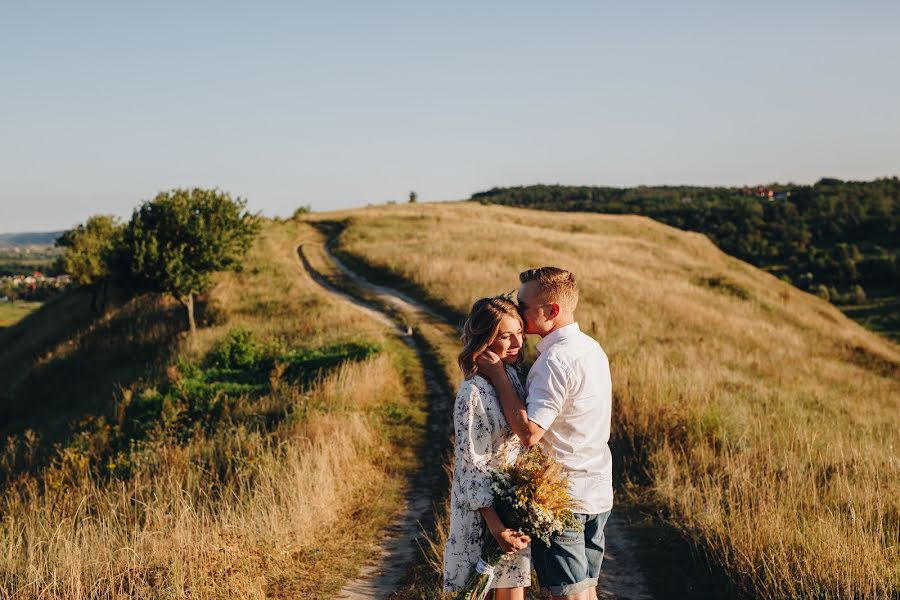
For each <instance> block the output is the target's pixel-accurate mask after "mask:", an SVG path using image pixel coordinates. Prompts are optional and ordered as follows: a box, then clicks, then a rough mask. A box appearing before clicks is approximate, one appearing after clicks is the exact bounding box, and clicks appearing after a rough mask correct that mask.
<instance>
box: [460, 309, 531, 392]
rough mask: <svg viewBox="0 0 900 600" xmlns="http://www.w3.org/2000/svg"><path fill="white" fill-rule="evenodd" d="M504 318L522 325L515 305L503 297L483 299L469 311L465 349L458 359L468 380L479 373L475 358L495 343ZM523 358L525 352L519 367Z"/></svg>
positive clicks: (463, 339)
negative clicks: (510, 318)
mask: <svg viewBox="0 0 900 600" xmlns="http://www.w3.org/2000/svg"><path fill="white" fill-rule="evenodd" d="M503 317H513V318H514V319H515V320H516V321H518V322H519V324H520V325H522V317H520V316H519V312H518V311H517V310H516V305H515V303H513V301H512V300H510V299H508V298H504V297H502V296H498V297H495V298H482V299H481V300H478V301H476V302H475V304H473V305H472V310H470V311H469V316H468V318H466V324H465V325H463V334H462V343H463V349H462V352H460V353H459V356H458V357H457V359H456V361H457V362H458V363H459V368H460V370H461V371H462V372H463V375H464V376H465V378H466V379H469V378H470V377H472V376H473V375H475V373H476V372H477V371H478V365H477V364H476V363H475V357H476V356H477V355H478V354H481V353H482V352H484V350H485V348H487V347H488V345H489V344H490V343H491V342H492V341H494V338H495V337H496V336H497V331H499V329H500V321H501V320H502V319H503ZM523 357H524V352H522V351H519V355H518V357H517V358H516V366H517V367H518V366H519V364H520V363H521V361H522V359H523Z"/></svg>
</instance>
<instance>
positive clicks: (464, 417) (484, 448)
mask: <svg viewBox="0 0 900 600" xmlns="http://www.w3.org/2000/svg"><path fill="white" fill-rule="evenodd" d="M484 394H485V390H483V389H479V386H478V385H477V384H476V382H474V381H473V380H471V379H468V380H466V381H463V383H462V386H461V387H460V389H459V393H458V394H457V396H456V403H455V406H454V409H453V425H454V429H455V432H456V444H455V451H456V483H457V484H458V486H459V490H460V491H461V492H462V496H463V498H465V499H466V501H467V502H468V503H469V506H470V507H471V509H472V510H478V509H479V508H483V507H485V506H491V505H493V504H494V494H493V492H492V491H491V468H490V466H489V463H488V461H489V459H490V457H491V453H492V452H493V446H492V444H491V424H490V421H489V420H488V417H487V413H486V412H485V410H484V402H483V396H484Z"/></svg>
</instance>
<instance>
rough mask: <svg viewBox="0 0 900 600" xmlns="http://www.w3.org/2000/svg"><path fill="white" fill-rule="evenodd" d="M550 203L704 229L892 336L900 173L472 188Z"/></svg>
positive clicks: (897, 301) (898, 321) (895, 331)
mask: <svg viewBox="0 0 900 600" xmlns="http://www.w3.org/2000/svg"><path fill="white" fill-rule="evenodd" d="M472 199H473V200H477V201H479V202H483V203H490V204H502V205H507V206H519V207H523V208H537V209H542V210H550V211H586V212H598V213H610V214H638V215H644V216H648V217H651V218H653V219H655V220H657V221H661V222H663V223H666V224H668V225H673V226H675V227H678V228H680V229H686V230H690V231H697V232H700V233H704V234H706V235H708V236H709V238H710V239H711V240H712V241H713V242H715V243H716V244H717V245H718V246H719V247H720V248H721V249H722V250H724V251H725V252H727V253H729V254H731V255H733V256H736V257H738V258H740V259H742V260H746V261H747V262H749V263H751V264H754V265H756V266H758V267H761V268H763V269H765V270H767V271H769V272H770V273H773V274H775V275H777V276H778V277H780V278H781V279H784V280H785V281H787V282H789V283H793V284H794V285H795V286H797V287H798V288H800V289H802V290H804V291H808V292H812V293H814V294H817V295H818V296H820V297H822V298H823V299H825V300H829V301H830V302H832V303H833V304H835V305H838V306H842V307H844V310H845V312H846V313H847V314H848V316H851V317H852V318H855V319H857V320H858V321H859V322H861V323H863V324H864V325H866V326H867V327H869V328H871V329H873V330H875V331H879V332H881V333H883V334H885V335H887V336H889V337H893V338H894V340H895V341H900V242H898V240H900V179H898V178H897V177H892V178H884V179H876V180H874V181H841V180H839V179H834V178H823V179H821V180H819V181H818V182H816V183H815V184H813V185H797V184H769V185H766V186H754V187H744V188H733V187H732V188H727V187H700V186H638V187H634V188H613V187H586V186H582V187H576V186H564V185H532V186H521V187H510V188H494V189H491V190H488V191H485V192H479V193H476V194H473V195H472Z"/></svg>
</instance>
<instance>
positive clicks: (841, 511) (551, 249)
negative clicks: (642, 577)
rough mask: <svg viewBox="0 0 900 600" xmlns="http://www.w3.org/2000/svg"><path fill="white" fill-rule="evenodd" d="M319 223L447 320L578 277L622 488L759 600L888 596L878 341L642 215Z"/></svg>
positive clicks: (898, 393) (890, 415)
mask: <svg viewBox="0 0 900 600" xmlns="http://www.w3.org/2000/svg"><path fill="white" fill-rule="evenodd" d="M312 218H314V219H331V220H340V219H349V220H350V221H349V226H348V228H347V229H346V230H345V231H344V233H343V234H342V236H341V238H340V243H339V250H340V251H341V252H343V253H345V254H346V255H348V256H351V257H355V259H356V260H358V261H361V262H362V263H365V264H366V265H367V266H368V267H369V268H371V269H373V270H376V271H379V272H381V273H383V274H387V276H388V278H389V279H390V278H391V277H392V278H394V280H395V281H406V282H407V285H408V287H409V289H412V290H413V291H414V292H416V293H418V294H419V295H420V297H424V298H427V299H430V300H431V301H433V302H436V303H438V304H440V305H443V306H446V307H448V308H449V309H450V310H452V311H453V312H454V313H455V314H456V315H457V318H458V317H459V316H460V315H464V314H465V312H466V311H467V310H468V308H469V306H470V305H471V303H472V302H473V301H474V300H475V299H477V298H479V297H481V296H487V295H495V294H498V293H501V292H506V291H508V290H510V289H512V288H515V287H517V285H518V280H517V275H518V273H519V272H520V271H521V270H523V269H525V268H529V267H535V266H540V265H547V264H550V265H556V266H562V267H565V268H568V269H570V270H572V271H574V272H575V273H576V274H577V276H578V279H579V284H580V288H581V301H580V304H579V308H578V312H577V317H578V320H579V323H580V324H581V326H582V328H583V329H584V330H586V331H587V332H588V333H589V334H591V335H593V336H594V337H596V338H597V339H598V340H599V341H600V342H601V344H602V345H603V346H604V348H605V349H606V351H607V353H608V354H609V356H610V360H611V366H612V373H613V389H614V424H613V427H614V431H613V438H614V439H613V444H614V447H615V451H616V452H617V453H618V457H617V459H618V460H619V462H620V464H624V465H625V468H626V474H627V476H628V477H629V479H630V480H631V483H632V484H636V485H633V486H631V489H636V490H637V492H636V493H639V494H642V495H644V498H643V499H644V500H646V499H651V500H652V502H653V503H654V504H655V505H656V506H658V507H659V508H660V509H661V512H662V514H663V515H664V517H665V518H666V519H667V520H668V521H669V522H670V523H671V524H672V525H674V526H675V527H677V528H679V529H680V530H682V531H683V532H684V533H685V534H686V535H688V536H690V537H691V538H692V539H694V540H696V541H697V543H698V544H699V546H700V547H701V548H704V549H705V550H706V551H707V552H708V553H709V555H710V556H711V558H712V560H714V561H715V562H717V563H719V564H721V565H722V566H724V567H725V569H726V570H727V572H728V574H729V576H730V577H731V578H732V580H733V581H734V582H735V584H736V585H737V586H738V587H739V588H742V589H744V590H746V591H748V592H750V593H752V594H754V595H756V596H758V597H761V598H793V597H815V598H847V597H857V598H881V599H889V598H896V597H898V595H900V460H898V458H897V457H898V450H900V379H898V366H900V351H898V348H897V346H895V345H893V344H892V343H891V342H889V341H887V340H886V339H883V338H880V337H878V336H876V335H874V334H872V333H870V332H868V331H866V330H864V329H863V328H862V327H860V326H859V325H857V324H855V323H853V322H852V321H850V320H848V319H847V318H845V317H844V316H843V315H842V314H841V313H840V312H839V311H838V310H837V309H836V308H834V307H832V306H830V305H829V304H827V303H826V302H823V301H821V300H819V299H818V298H815V297H813V296H811V295H809V294H805V293H802V292H800V291H798V290H796V289H795V288H793V287H790V286H788V285H786V284H784V283H783V282H780V281H778V280H777V279H775V278H774V277H772V276H770V275H768V274H766V273H763V272H762V271H759V270H757V269H755V268H753V267H751V266H749V265H747V264H745V263H742V262H740V261H738V260H736V259H733V258H731V257H729V256H727V255H725V254H723V253H722V252H720V251H719V250H718V249H717V248H715V247H714V245H713V244H712V243H710V242H709V241H708V240H707V239H706V238H705V237H704V236H702V235H699V234H692V233H685V232H681V231H679V230H676V229H673V228H671V227H667V226H664V225H661V224H659V223H656V222H654V221H652V220H650V219H647V218H643V217H635V216H608V215H596V214H573V213H546V212H532V211H528V210H521V209H510V208H501V207H490V206H481V205H478V204H474V203H454V204H435V205H416V206H410V205H399V206H388V207H370V208H367V209H363V210H357V211H345V212H340V213H330V214H325V215H314V216H313V217H312ZM623 477H624V475H623V474H622V473H618V474H617V478H618V479H619V481H620V482H622V478H623ZM626 487H627V486H626Z"/></svg>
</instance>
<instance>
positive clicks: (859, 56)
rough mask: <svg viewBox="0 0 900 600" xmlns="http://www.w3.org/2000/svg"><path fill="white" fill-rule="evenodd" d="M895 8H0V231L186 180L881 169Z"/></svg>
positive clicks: (134, 200)
mask: <svg viewBox="0 0 900 600" xmlns="http://www.w3.org/2000/svg"><path fill="white" fill-rule="evenodd" d="M898 26H900V6H898V5H896V4H894V3H888V2H880V1H872V0H869V1H865V2H861V3H856V4H853V5H846V4H844V3H839V2H819V3H813V2H799V3H792V4H791V5H790V6H784V5H782V4H779V3H775V2H763V3H757V4H754V5H753V6H721V5H718V4H715V3H708V2H692V3H688V4H680V5H678V6H672V5H670V4H667V3H662V2H650V3H646V4H642V5H641V6H606V5H599V4H597V3H592V2H578V1H576V2H573V3H569V4H566V5H565V6H564V7H559V6H553V7H550V6H547V5H544V4H542V3H528V2H526V3H521V2H518V3H512V2H499V3H492V4H491V5H488V6H484V5H480V4H478V3H462V4H455V5H452V6H450V5H442V6H421V5H419V4H416V3H411V2H395V3H391V4H389V5H371V4H368V3H363V2H351V3H348V4H342V5H341V6H340V7H336V6H332V5H321V4H306V3H304V4H297V5H290V6H284V5H277V4H262V5H255V6H253V7H246V6H242V5H238V4H234V3H216V4H208V3H196V4H190V5H181V4H179V3H173V2H166V1H163V2H161V3H155V4H154V5H152V6H126V5H121V4H118V3H113V2H108V1H96V2H90V3H87V4H86V5H78V6H72V5H68V4H67V3H62V2H59V3H50V4H42V5H18V6H14V7H7V8H5V9H4V11H3V19H0V56H4V57H7V58H6V59H5V60H4V59H2V58H0V73H2V74H3V78H4V95H3V96H2V97H0V130H2V131H3V132H4V143H3V144H2V145H0V164H3V165H4V171H5V173H4V177H3V181H2V182H0V206H2V207H3V214H2V215H0V229H3V230H5V231H11V232H22V231H41V230H48V229H50V230H58V229H66V228H71V227H73V226H74V225H76V224H77V223H80V222H83V221H84V220H85V219H86V218H87V217H89V216H90V215H93V214H113V215H116V216H118V217H120V218H123V219H127V218H128V216H130V214H131V211H132V210H133V208H134V207H135V206H137V205H139V204H140V203H141V202H142V201H144V200H147V199H150V198H152V197H154V196H155V195H156V194H157V193H158V192H160V191H164V190H169V189H173V188H178V187H218V188H220V189H222V190H225V191H228V192H230V193H231V194H233V195H234V196H237V197H242V198H246V199H247V200H248V203H249V206H248V209H249V210H251V211H253V212H261V213H262V214H264V215H266V216H269V217H274V216H286V215H290V214H291V213H292V212H293V210H294V208H296V207H298V206H303V205H309V206H311V207H312V209H313V210H315V211H317V212H322V211H327V210H338V209H346V208H356V207H362V206H365V205H367V204H381V203H384V202H387V201H390V200H394V201H398V202H401V201H404V200H405V199H406V196H407V194H408V193H409V191H410V190H415V191H416V192H417V194H418V196H419V199H420V201H423V202H430V201H445V200H458V199H466V198H468V197H469V196H470V195H471V194H472V193H476V192H478V191H484V190H488V189H491V188H493V187H513V186H519V185H535V184H530V183H527V182H529V181H530V182H535V181H538V182H540V181H553V182H566V183H564V184H562V185H579V186H580V185H583V186H601V187H607V186H608V187H637V186H641V185H644V186H660V185H671V186H682V185H690V186H699V187H743V186H745V185H752V186H755V185H767V184H771V183H773V182H789V183H794V184H796V185H811V184H813V183H814V182H815V181H817V180H819V179H820V178H822V177H834V178H838V179H842V180H845V181H870V180H872V179H876V178H883V177H892V176H896V175H895V173H898V172H900V163H898V161H897V157H898V156H900V114H898V113H897V111H896V110H895V106H894V104H895V102H894V100H895V99H896V98H897V97H900V77H897V76H896V75H891V74H890V72H889V71H886V70H884V69H883V68H882V64H883V60H882V58H883V57H889V56H895V55H898V54H900V38H898V36H896V35H895V34H894V32H895V31H896V30H897V28H898ZM9 57H16V59H15V60H14V61H13V60H12V59H10V58H9ZM547 185H552V184H547ZM49 215H52V217H50V218H48V216H49Z"/></svg>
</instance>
